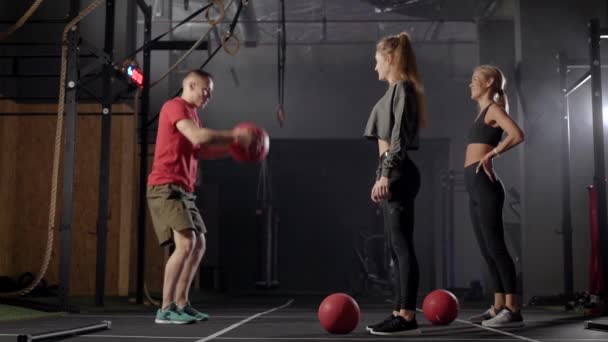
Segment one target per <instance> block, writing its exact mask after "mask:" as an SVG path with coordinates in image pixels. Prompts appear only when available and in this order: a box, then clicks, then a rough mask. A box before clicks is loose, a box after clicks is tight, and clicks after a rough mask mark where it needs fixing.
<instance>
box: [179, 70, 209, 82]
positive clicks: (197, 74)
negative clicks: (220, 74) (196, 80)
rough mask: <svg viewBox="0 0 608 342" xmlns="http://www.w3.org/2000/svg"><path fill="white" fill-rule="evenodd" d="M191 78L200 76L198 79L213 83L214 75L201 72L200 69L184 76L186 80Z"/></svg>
mask: <svg viewBox="0 0 608 342" xmlns="http://www.w3.org/2000/svg"><path fill="white" fill-rule="evenodd" d="M190 76H198V77H201V78H207V79H209V80H212V81H213V75H211V74H210V73H208V72H206V71H203V70H200V69H194V70H190V71H188V73H187V74H186V76H184V79H186V78H188V77H190Z"/></svg>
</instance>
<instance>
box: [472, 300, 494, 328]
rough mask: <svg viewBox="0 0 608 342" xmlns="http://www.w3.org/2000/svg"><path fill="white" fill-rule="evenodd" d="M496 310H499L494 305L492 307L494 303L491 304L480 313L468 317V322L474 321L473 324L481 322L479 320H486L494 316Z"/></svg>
mask: <svg viewBox="0 0 608 342" xmlns="http://www.w3.org/2000/svg"><path fill="white" fill-rule="evenodd" d="M498 311H500V310H497V309H496V307H494V305H492V307H490V308H489V309H488V310H486V311H485V312H484V313H482V314H481V315H476V316H471V317H469V322H471V323H475V324H481V322H483V321H487V320H489V319H492V318H494V317H495V316H496V313H497V312H498Z"/></svg>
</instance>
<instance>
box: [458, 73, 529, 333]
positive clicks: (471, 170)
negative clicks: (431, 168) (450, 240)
mask: <svg viewBox="0 0 608 342" xmlns="http://www.w3.org/2000/svg"><path fill="white" fill-rule="evenodd" d="M505 83H506V82H505V78H504V75H503V73H502V71H500V69H498V68H496V67H494V66H491V65H482V66H479V67H477V68H475V72H474V73H473V77H472V79H471V84H470V87H471V99H472V100H475V101H477V104H478V105H479V109H480V113H479V115H477V117H476V118H475V121H474V122H473V125H472V126H471V129H470V131H469V136H468V145H467V150H466V156H465V163H464V167H465V169H464V177H465V184H466V188H467V191H468V193H469V210H470V213H471V222H472V223H473V230H474V232H475V236H476V238H477V242H478V244H479V248H480V250H481V255H482V256H483V258H484V259H485V260H486V262H487V265H488V268H489V271H490V276H491V278H492V283H493V284H492V285H493V286H494V305H492V307H491V308H490V309H488V310H486V311H485V312H484V313H482V314H480V315H477V316H473V317H471V318H470V320H471V322H473V323H478V324H482V325H484V326H487V327H494V328H501V327H513V326H522V325H523V318H522V315H521V311H520V310H519V300H518V296H517V287H516V284H517V280H516V272H515V265H514V263H513V259H512V258H511V256H510V255H509V252H508V250H507V247H506V244H505V237H504V229H503V221H502V207H503V203H504V200H505V191H504V188H503V185H502V182H501V181H500V179H499V178H498V177H497V176H496V174H495V173H494V169H493V167H492V159H494V158H495V157H497V156H499V155H500V154H501V153H504V152H506V151H507V150H509V149H511V148H513V147H514V146H516V145H518V144H520V143H521V142H522V141H523V140H524V134H523V132H522V131H521V129H520V128H519V126H517V124H516V123H515V122H514V121H513V120H512V119H511V117H510V116H509V115H508V114H507V110H508V103H507V97H506V95H505V93H504V86H505ZM503 132H504V133H506V136H505V138H504V139H502V135H503ZM501 139H502V140H501Z"/></svg>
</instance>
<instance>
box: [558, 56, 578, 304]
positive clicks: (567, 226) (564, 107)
mask: <svg viewBox="0 0 608 342" xmlns="http://www.w3.org/2000/svg"><path fill="white" fill-rule="evenodd" d="M557 61H558V70H559V86H560V90H561V101H560V105H561V112H560V120H561V123H562V142H561V145H562V148H561V150H562V156H561V157H562V158H561V159H562V242H563V249H564V295H565V296H566V298H570V297H572V295H573V291H574V285H573V282H574V280H573V272H574V268H573V267H574V266H573V258H572V216H571V207H570V110H569V108H568V107H569V106H568V96H567V95H566V92H567V87H568V83H567V82H568V59H567V57H566V54H565V53H564V52H560V53H559V54H558V55H557Z"/></svg>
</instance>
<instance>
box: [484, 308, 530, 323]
mask: <svg viewBox="0 0 608 342" xmlns="http://www.w3.org/2000/svg"><path fill="white" fill-rule="evenodd" d="M481 325H483V326H484V327H488V328H507V327H523V326H524V318H523V317H522V316H521V311H519V310H518V311H517V312H512V311H511V310H509V309H507V308H504V309H502V310H500V312H499V313H498V314H497V315H496V317H494V318H490V319H488V320H485V321H483V322H481Z"/></svg>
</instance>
